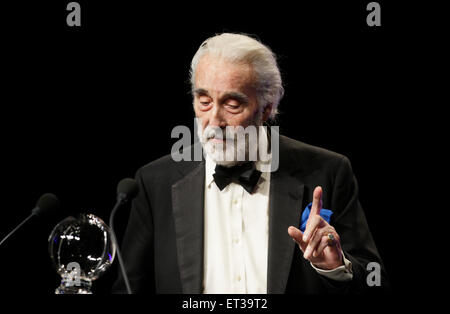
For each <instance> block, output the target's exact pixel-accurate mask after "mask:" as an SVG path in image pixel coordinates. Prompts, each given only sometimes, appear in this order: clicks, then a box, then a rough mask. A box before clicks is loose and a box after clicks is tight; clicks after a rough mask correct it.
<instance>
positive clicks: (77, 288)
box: [55, 276, 92, 294]
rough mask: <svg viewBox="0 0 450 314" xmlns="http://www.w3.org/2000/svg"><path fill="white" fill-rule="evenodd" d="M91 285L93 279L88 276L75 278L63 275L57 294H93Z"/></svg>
mask: <svg viewBox="0 0 450 314" xmlns="http://www.w3.org/2000/svg"><path fill="white" fill-rule="evenodd" d="M91 286H92V281H91V280H90V279H88V278H83V277H81V278H77V280H74V279H73V278H71V277H69V276H63V277H62V280H61V285H60V286H59V287H58V288H56V290H55V294H92V292H91Z"/></svg>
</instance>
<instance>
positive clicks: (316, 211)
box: [309, 186, 322, 217]
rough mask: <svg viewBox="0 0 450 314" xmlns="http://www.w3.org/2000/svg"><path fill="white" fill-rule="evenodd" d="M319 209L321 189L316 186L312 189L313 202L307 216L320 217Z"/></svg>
mask: <svg viewBox="0 0 450 314" xmlns="http://www.w3.org/2000/svg"><path fill="white" fill-rule="evenodd" d="M321 209H322V187H321V186H317V187H316V188H315V189H314V193H313V202H312V206H311V212H310V213H309V216H310V217H311V215H320V210H321Z"/></svg>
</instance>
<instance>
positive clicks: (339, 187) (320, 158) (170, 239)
mask: <svg viewBox="0 0 450 314" xmlns="http://www.w3.org/2000/svg"><path fill="white" fill-rule="evenodd" d="M279 152H280V164H279V168H278V170H277V171H275V172H273V173H272V174H271V179H270V195H269V202H270V203H269V245H268V269H267V292H268V293H333V292H364V291H368V290H371V291H373V289H374V288H373V287H372V288H370V287H368V285H367V284H366V277H367V274H368V271H367V270H366V265H367V263H369V262H378V263H379V264H380V265H382V262H381V260H380V257H379V254H378V252H377V249H376V246H375V243H374V241H373V239H372V236H371V234H370V231H369V228H368V225H367V222H366V218H365V215H364V212H363V210H362V208H361V206H360V203H359V201H358V187H357V182H356V180H355V177H354V175H353V172H352V169H351V166H350V162H349V160H348V159H347V158H346V157H344V156H342V155H339V154H337V153H334V152H330V151H327V150H324V149H321V148H318V147H314V146H311V145H307V144H305V143H302V142H298V141H295V140H293V139H290V138H287V137H284V136H280V145H279ZM136 180H137V182H138V184H139V187H140V191H139V194H138V196H137V197H136V198H135V200H134V201H133V203H132V208H131V213H130V217H129V221H128V226H127V229H126V231H125V235H124V239H123V243H122V246H121V248H122V255H123V260H124V263H125V267H126V269H127V274H128V276H129V280H130V285H131V288H132V290H133V292H134V293H193V294H195V293H202V283H203V223H204V219H203V217H204V215H203V213H204V208H203V207H204V206H203V203H204V183H205V162H204V161H181V162H175V161H173V160H172V158H171V156H170V155H168V156H165V157H163V158H161V159H158V160H156V161H154V162H152V163H150V164H148V165H146V166H144V167H142V168H141V169H139V170H138V172H137V174H136ZM318 185H320V186H322V188H323V207H324V208H327V209H331V210H332V211H333V215H332V217H331V220H330V224H331V225H333V226H334V227H335V229H336V231H337V232H338V234H339V235H340V237H341V244H342V248H343V251H344V254H345V256H346V257H347V259H349V260H350V261H351V262H352V264H353V272H354V274H353V280H352V281H351V282H347V283H341V282H336V281H333V280H330V279H327V278H325V277H323V276H321V275H320V274H318V273H317V272H316V271H315V270H314V269H313V268H312V267H311V265H310V263H309V261H306V260H304V258H303V256H302V253H301V250H300V249H299V247H298V246H297V245H296V244H295V243H294V242H293V241H292V239H291V238H290V237H289V235H288V233H287V229H288V227H289V226H291V225H293V226H297V227H299V225H300V219H301V214H302V211H303V209H304V208H305V207H306V205H307V204H309V203H310V202H312V193H313V190H314V188H315V187H316V186H318ZM383 269H384V267H382V279H381V284H382V286H381V287H382V288H383V287H384V288H386V287H387V279H386V277H385V273H384V271H383ZM113 292H114V293H124V292H125V288H124V283H123V279H122V278H121V277H120V275H119V278H118V279H117V281H116V283H115V284H114V287H113Z"/></svg>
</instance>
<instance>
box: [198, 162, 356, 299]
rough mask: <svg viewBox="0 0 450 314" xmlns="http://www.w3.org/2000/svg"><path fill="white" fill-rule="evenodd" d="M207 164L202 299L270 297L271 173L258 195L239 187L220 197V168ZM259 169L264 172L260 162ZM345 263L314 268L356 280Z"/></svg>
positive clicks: (264, 176) (264, 178)
mask: <svg viewBox="0 0 450 314" xmlns="http://www.w3.org/2000/svg"><path fill="white" fill-rule="evenodd" d="M205 159H206V166H205V172H206V173H205V208H204V210H205V212H204V213H205V220H204V221H205V222H204V223H205V226H204V228H205V229H204V230H205V233H204V234H205V235H204V237H205V238H204V268H203V271H204V273H203V293H239V294H245V293H253V294H257V293H267V259H268V243H269V189H270V172H262V174H261V178H260V179H259V182H258V185H257V187H256V189H255V192H254V193H253V194H249V193H248V192H247V191H246V190H245V189H244V188H243V187H242V186H241V185H239V184H236V183H230V184H229V185H228V186H227V187H225V188H224V189H223V190H222V191H220V190H219V188H218V187H217V185H216V184H215V182H214V177H213V174H214V172H215V170H214V169H215V167H216V164H215V163H214V161H213V160H212V159H211V158H209V156H206V158H205ZM255 166H256V169H258V170H261V162H256V163H255ZM298 210H301V209H300V208H299V209H298ZM286 233H287V230H286ZM344 263H345V265H343V266H340V267H338V268H336V269H333V270H322V269H318V268H316V267H314V266H313V265H312V264H311V266H312V267H313V268H314V269H315V270H316V271H317V272H319V273H320V274H321V275H323V276H326V277H328V278H331V279H334V280H342V281H346V280H351V279H352V277H353V275H352V271H351V263H350V261H348V260H347V259H346V258H345V257H344Z"/></svg>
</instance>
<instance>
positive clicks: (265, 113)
mask: <svg viewBox="0 0 450 314" xmlns="http://www.w3.org/2000/svg"><path fill="white" fill-rule="evenodd" d="M272 107H273V104H267V105H266V106H265V107H264V109H263V122H266V121H267V120H269V118H270V114H271V113H272Z"/></svg>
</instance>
